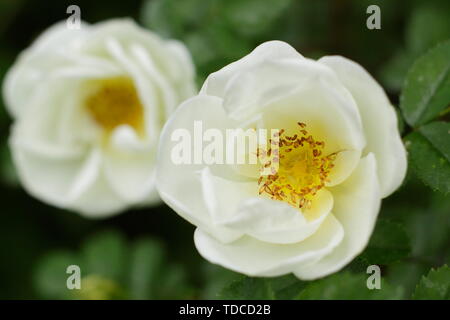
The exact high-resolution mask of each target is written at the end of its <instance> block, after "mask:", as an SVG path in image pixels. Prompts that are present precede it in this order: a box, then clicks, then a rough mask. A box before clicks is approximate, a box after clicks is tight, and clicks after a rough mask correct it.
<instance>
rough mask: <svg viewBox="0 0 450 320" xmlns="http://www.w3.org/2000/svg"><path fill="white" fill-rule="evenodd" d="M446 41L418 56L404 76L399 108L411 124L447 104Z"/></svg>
mask: <svg viewBox="0 0 450 320" xmlns="http://www.w3.org/2000/svg"><path fill="white" fill-rule="evenodd" d="M449 57H450V41H447V42H444V43H442V44H440V45H438V46H437V47H435V48H433V49H432V50H430V51H429V52H428V53H426V54H425V55H423V56H422V57H420V58H419V59H418V60H417V61H416V62H415V63H414V65H413V66H412V68H411V69H410V71H409V72H408V75H407V77H406V81H405V85H404V87H403V91H402V95H401V97H400V107H401V109H402V111H403V115H404V117H405V119H406V121H407V122H408V123H409V124H410V125H411V126H413V127H416V126H418V125H421V124H424V123H426V122H428V121H430V120H432V119H434V118H435V117H436V116H438V115H439V113H441V112H442V111H443V110H444V109H445V108H447V107H449V103H450V59H449Z"/></svg>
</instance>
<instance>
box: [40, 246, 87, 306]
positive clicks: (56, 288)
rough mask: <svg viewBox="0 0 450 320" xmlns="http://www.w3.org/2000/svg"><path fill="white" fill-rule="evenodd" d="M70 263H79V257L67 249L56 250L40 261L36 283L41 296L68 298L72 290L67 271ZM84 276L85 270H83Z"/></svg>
mask: <svg viewBox="0 0 450 320" xmlns="http://www.w3.org/2000/svg"><path fill="white" fill-rule="evenodd" d="M70 265H79V259H78V257H77V256H75V255H74V254H72V253H70V252H67V251H55V252H52V253H50V254H47V255H46V256H44V257H43V258H41V260H40V261H39V263H38V265H37V267H36V270H35V272H34V285H35V289H36V291H37V293H38V294H39V296H40V297H43V298H45V299H67V298H70V297H71V294H72V290H69V289H67V278H68V277H69V276H70V275H69V274H67V273H66V270H67V267H68V266H70ZM81 275H82V276H83V270H81Z"/></svg>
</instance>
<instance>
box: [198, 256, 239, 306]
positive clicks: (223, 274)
mask: <svg viewBox="0 0 450 320" xmlns="http://www.w3.org/2000/svg"><path fill="white" fill-rule="evenodd" d="M200 271H201V274H202V275H203V278H204V279H203V281H204V282H205V285H204V287H203V288H202V290H201V292H200V299H217V298H218V297H219V294H220V291H221V290H222V289H223V288H224V287H225V286H226V285H227V284H229V283H231V282H232V281H235V280H239V279H241V278H242V275H241V274H239V273H236V272H233V271H230V270H228V269H225V268H223V267H221V266H218V265H215V264H212V263H209V262H207V261H204V262H203V264H202V267H201V269H200Z"/></svg>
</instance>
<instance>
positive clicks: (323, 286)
mask: <svg viewBox="0 0 450 320" xmlns="http://www.w3.org/2000/svg"><path fill="white" fill-rule="evenodd" d="M367 278H368V275H363V274H352V273H349V272H340V273H337V274H334V275H331V276H329V277H327V278H324V279H320V280H316V281H313V282H311V283H309V284H308V285H307V286H306V287H305V289H303V290H302V291H301V293H300V294H299V295H298V296H297V299H299V300H336V299H337V300H375V299H389V300H395V299H401V297H402V295H403V291H402V288H401V287H397V286H391V285H389V284H387V283H386V281H382V282H381V288H380V289H372V290H370V289H368V288H367V284H366V282H367Z"/></svg>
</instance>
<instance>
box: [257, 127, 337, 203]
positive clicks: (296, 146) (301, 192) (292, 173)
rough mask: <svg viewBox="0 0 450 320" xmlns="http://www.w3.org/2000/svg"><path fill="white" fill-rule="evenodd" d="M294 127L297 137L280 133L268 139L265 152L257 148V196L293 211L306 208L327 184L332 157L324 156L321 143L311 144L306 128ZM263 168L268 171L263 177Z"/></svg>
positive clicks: (314, 141)
mask: <svg viewBox="0 0 450 320" xmlns="http://www.w3.org/2000/svg"><path fill="white" fill-rule="evenodd" d="M298 126H299V129H298V134H294V135H293V136H288V135H286V134H285V130H283V129H282V130H280V131H279V132H278V134H277V133H275V134H274V135H273V136H272V137H271V139H269V146H270V147H268V148H266V149H267V150H263V149H260V148H258V159H259V161H260V164H261V170H260V178H259V180H258V185H259V194H267V195H269V196H270V198H271V199H274V200H281V201H285V202H287V203H289V204H290V205H292V206H294V207H296V208H310V207H311V199H312V197H313V196H314V195H315V194H316V193H317V191H319V190H320V189H322V188H323V187H324V186H325V183H326V182H327V181H328V179H327V177H328V174H329V172H330V170H331V168H333V166H334V165H333V161H334V159H335V158H336V153H332V154H328V155H324V154H323V150H324V147H325V143H324V142H323V141H316V140H314V138H313V137H312V135H309V134H308V131H307V130H306V124H304V123H302V122H298ZM274 164H276V165H277V166H274ZM276 167H277V168H278V169H275V168H276ZM267 168H271V171H269V174H263V172H267V170H266V169H267Z"/></svg>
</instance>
